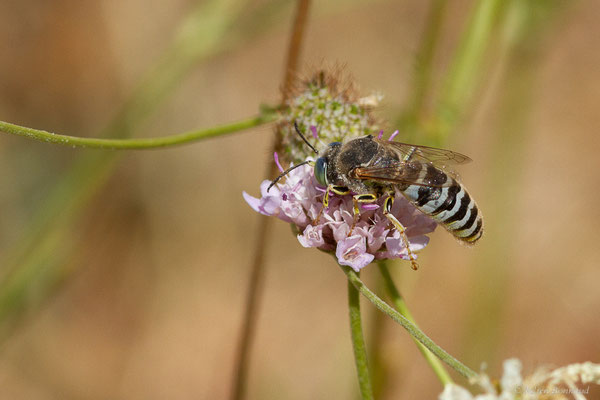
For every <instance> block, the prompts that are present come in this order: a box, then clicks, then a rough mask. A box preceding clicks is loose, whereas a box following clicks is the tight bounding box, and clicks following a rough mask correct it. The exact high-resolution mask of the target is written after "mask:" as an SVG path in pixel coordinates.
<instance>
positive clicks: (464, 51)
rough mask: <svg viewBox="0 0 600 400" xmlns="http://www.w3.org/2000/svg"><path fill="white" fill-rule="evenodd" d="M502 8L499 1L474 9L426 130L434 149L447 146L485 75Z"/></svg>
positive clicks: (487, 0)
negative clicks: (432, 119) (450, 135)
mask: <svg viewBox="0 0 600 400" xmlns="http://www.w3.org/2000/svg"><path fill="white" fill-rule="evenodd" d="M501 6H502V1H501V0H484V1H478V2H476V5H475V6H474V7H475V8H474V10H473V12H472V15H471V17H470V20H469V23H468V25H467V29H466V30H465V31H464V32H463V34H462V38H461V40H460V43H459V45H458V48H457V50H456V53H455V54H454V57H453V58H452V64H451V65H450V70H449V72H448V75H447V76H446V78H445V79H444V84H443V87H442V91H441V93H440V98H439V99H438V101H437V102H436V106H437V108H436V110H435V118H434V121H433V126H431V127H429V129H428V130H427V133H428V136H429V138H430V143H431V144H432V145H433V146H442V145H444V144H445V143H446V141H447V138H448V135H449V134H450V133H452V132H453V131H454V129H455V127H456V125H457V123H458V122H460V121H461V119H462V118H463V116H464V114H465V111H466V110H467V109H468V106H469V105H470V103H471V100H472V97H473V93H474V92H475V89H476V88H477V87H478V86H479V84H480V82H481V77H482V73H483V72H485V71H487V67H488V65H487V63H486V62H485V61H486V54H488V53H489V51H490V44H491V38H492V33H493V28H494V26H495V25H496V23H497V22H498V18H499V16H500V14H501Z"/></svg>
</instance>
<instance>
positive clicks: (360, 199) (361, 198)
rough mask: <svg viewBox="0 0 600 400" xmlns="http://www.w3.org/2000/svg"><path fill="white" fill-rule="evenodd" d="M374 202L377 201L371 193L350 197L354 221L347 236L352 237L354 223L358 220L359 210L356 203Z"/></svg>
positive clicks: (375, 196)
mask: <svg viewBox="0 0 600 400" xmlns="http://www.w3.org/2000/svg"><path fill="white" fill-rule="evenodd" d="M375 201H377V195H374V194H372V193H366V194H356V195H354V196H352V202H353V203H354V210H353V211H354V221H353V222H352V227H351V228H350V232H349V233H348V236H352V231H354V228H355V227H356V223H357V222H358V219H359V218H360V209H359V208H358V203H373V202H375Z"/></svg>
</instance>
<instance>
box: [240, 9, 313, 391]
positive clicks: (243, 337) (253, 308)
mask: <svg viewBox="0 0 600 400" xmlns="http://www.w3.org/2000/svg"><path fill="white" fill-rule="evenodd" d="M309 6H310V0H299V1H298V3H297V9H296V16H295V18H294V25H293V27H292V34H291V38H290V43H289V45H288V55H287V61H286V67H285V72H284V79H283V82H284V86H283V93H282V104H283V103H284V102H285V101H286V100H287V99H288V97H289V95H290V91H291V88H292V82H293V78H294V76H295V75H296V72H297V70H298V60H299V54H300V48H301V44H302V38H303V32H304V26H305V25H306V21H307V16H308V10H309ZM281 141H282V137H281V135H280V134H279V133H278V132H277V131H276V132H275V134H274V137H273V142H272V145H271V150H272V151H271V152H270V153H269V158H268V159H267V167H266V176H270V177H272V176H275V173H276V171H277V169H276V166H275V163H273V162H272V160H271V156H270V155H271V154H273V152H275V151H278V150H279V149H280V147H281ZM258 224H259V225H258V229H257V232H256V236H255V237H256V242H255V246H254V257H253V259H252V265H251V266H250V280H249V281H248V290H247V295H246V304H245V312H244V320H243V322H242V327H241V332H240V339H239V342H238V347H237V351H236V356H235V358H236V360H235V364H234V368H235V371H234V377H233V384H232V385H233V389H232V393H231V399H232V400H241V399H243V398H244V397H245V393H246V385H247V376H248V365H249V364H250V350H251V348H252V342H253V339H254V333H255V331H256V320H257V315H258V311H259V306H260V297H261V295H262V288H263V280H264V275H265V272H264V259H265V251H266V247H267V243H268V241H267V237H268V234H269V232H270V229H271V224H272V218H260V220H259V223H258Z"/></svg>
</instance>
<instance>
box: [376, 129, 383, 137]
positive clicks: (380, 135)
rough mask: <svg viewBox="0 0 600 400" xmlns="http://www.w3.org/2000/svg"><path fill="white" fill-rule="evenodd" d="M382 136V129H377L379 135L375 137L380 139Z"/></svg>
mask: <svg viewBox="0 0 600 400" xmlns="http://www.w3.org/2000/svg"><path fill="white" fill-rule="evenodd" d="M382 137H383V129H382V130H380V131H379V135H377V139H381V138H382Z"/></svg>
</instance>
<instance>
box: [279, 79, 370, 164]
mask: <svg viewBox="0 0 600 400" xmlns="http://www.w3.org/2000/svg"><path fill="white" fill-rule="evenodd" d="M334 73H335V74H333V73H332V74H328V73H325V72H322V71H321V72H318V73H316V74H314V76H313V77H312V78H311V79H308V80H306V81H304V82H301V83H300V84H299V85H297V87H296V88H295V90H294V92H295V93H294V95H293V96H291V97H290V100H289V101H288V102H287V104H286V106H287V107H286V108H285V110H284V111H283V120H284V121H285V122H284V123H282V124H280V125H279V126H278V130H279V134H281V135H282V136H283V150H284V154H283V157H284V159H285V160H287V161H289V162H293V163H295V164H298V163H300V162H302V161H304V160H306V158H307V157H310V156H313V155H314V154H313V152H312V151H311V149H310V148H309V147H308V146H306V144H305V143H304V142H303V141H302V139H301V138H300V137H299V136H298V135H297V134H296V133H295V132H294V123H297V124H298V127H299V129H300V131H301V132H303V133H305V136H306V138H307V139H308V140H309V142H310V143H311V144H312V145H313V146H314V147H316V148H321V147H323V143H324V144H328V143H331V142H341V141H342V140H344V139H346V140H347V139H351V138H355V137H359V136H364V135H366V134H369V133H370V132H372V131H373V130H375V129H376V128H375V124H374V118H373V116H372V115H371V113H370V110H371V109H372V108H373V107H375V106H377V105H378V104H379V101H380V100H381V97H382V96H381V95H379V94H374V95H370V96H367V97H363V98H359V97H358V96H357V95H356V94H355V93H354V89H353V88H352V84H351V83H350V81H349V80H347V79H338V78H335V76H338V75H339V74H340V73H341V71H334Z"/></svg>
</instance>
